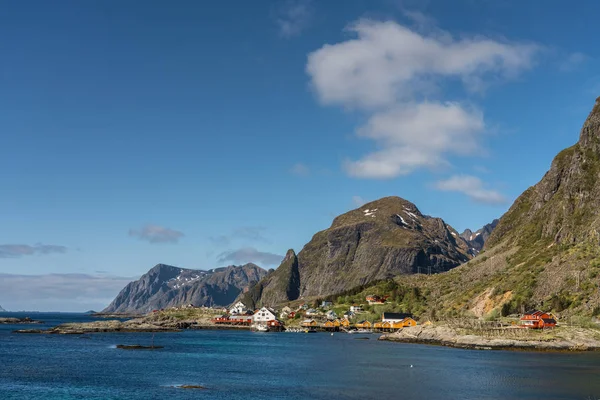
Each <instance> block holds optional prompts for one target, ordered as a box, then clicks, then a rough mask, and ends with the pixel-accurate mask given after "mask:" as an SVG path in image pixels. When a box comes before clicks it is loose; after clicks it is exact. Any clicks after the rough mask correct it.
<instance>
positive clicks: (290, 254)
mask: <svg viewBox="0 0 600 400" xmlns="http://www.w3.org/2000/svg"><path fill="white" fill-rule="evenodd" d="M295 258H296V252H295V251H294V249H289V250H288V251H287V252H286V253H285V257H284V258H283V261H282V262H281V263H282V264H283V263H284V262H286V261H289V260H293V259H295Z"/></svg>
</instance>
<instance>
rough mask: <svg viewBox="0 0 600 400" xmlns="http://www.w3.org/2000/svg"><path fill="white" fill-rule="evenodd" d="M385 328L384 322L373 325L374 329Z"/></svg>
mask: <svg viewBox="0 0 600 400" xmlns="http://www.w3.org/2000/svg"><path fill="white" fill-rule="evenodd" d="M381 328H383V322H381V321H377V322H375V323H374V324H373V329H381Z"/></svg>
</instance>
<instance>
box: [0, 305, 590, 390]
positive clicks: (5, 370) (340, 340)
mask: <svg viewBox="0 0 600 400" xmlns="http://www.w3.org/2000/svg"><path fill="white" fill-rule="evenodd" d="M27 315H28V316H30V317H31V318H33V319H39V320H43V321H45V323H44V324H43V325H41V326H40V325H36V326H33V327H50V326H55V325H57V324H60V323H63V322H68V321H74V322H86V321H92V320H94V317H92V316H90V315H85V314H64V313H52V314H46V313H35V314H23V313H1V314H0V316H17V317H24V316H27ZM28 327H32V326H29V325H0V399H1V400H6V399H103V400H105V399H169V400H176V399H327V400H331V399H363V400H364V399H474V400H475V399H477V400H482V399H555V400H558V399H580V400H591V399H594V400H596V399H599V398H600V353H591V352H590V353H536V352H525V351H493V350H487V351H486V350H462V349H454V348H448V347H442V346H427V345H418V344H400V343H392V342H384V341H378V340H377V337H378V336H377V335H373V334H370V335H369V334H360V335H356V334H352V335H351V334H347V333H335V334H334V335H331V334H330V333H285V332H283V333H261V332H249V331H227V330H225V331H224V330H214V331H213V330H196V331H191V330H189V331H183V332H169V333H157V334H155V335H154V338H153V334H152V333H105V334H88V335H40V334H15V333H13V332H12V331H13V330H14V329H22V328H28ZM361 338H367V339H361ZM153 340H154V344H155V345H160V346H164V348H163V349H160V350H120V349H117V348H116V345H118V344H141V345H150V344H152V341H153ZM179 385H201V386H204V387H205V389H201V390H195V389H181V388H177V386H179Z"/></svg>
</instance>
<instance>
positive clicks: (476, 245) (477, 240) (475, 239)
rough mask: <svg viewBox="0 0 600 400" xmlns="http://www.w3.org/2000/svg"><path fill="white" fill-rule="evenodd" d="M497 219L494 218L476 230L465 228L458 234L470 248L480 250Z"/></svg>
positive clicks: (496, 223)
mask: <svg viewBox="0 0 600 400" xmlns="http://www.w3.org/2000/svg"><path fill="white" fill-rule="evenodd" d="M498 222H499V220H497V219H495V220H493V221H492V222H491V223H489V224H487V225H484V227H483V228H481V229H479V230H478V231H476V232H473V231H471V230H470V229H466V230H465V231H464V232H463V233H461V234H460V237H461V238H463V239H464V240H465V241H466V242H467V243H468V244H469V246H471V248H473V249H475V250H477V252H480V251H481V249H483V246H485V242H486V241H487V240H488V238H489V237H490V235H491V234H492V231H493V230H494V228H495V227H496V225H498Z"/></svg>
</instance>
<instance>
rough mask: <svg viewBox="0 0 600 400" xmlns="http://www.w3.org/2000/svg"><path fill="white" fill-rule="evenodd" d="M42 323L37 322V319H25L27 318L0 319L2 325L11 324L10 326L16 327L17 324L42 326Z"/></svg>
mask: <svg viewBox="0 0 600 400" xmlns="http://www.w3.org/2000/svg"><path fill="white" fill-rule="evenodd" d="M42 323H43V322H42V321H37V320H35V319H31V318H29V317H25V318H15V317H5V318H0V324H10V325H16V324H42Z"/></svg>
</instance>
